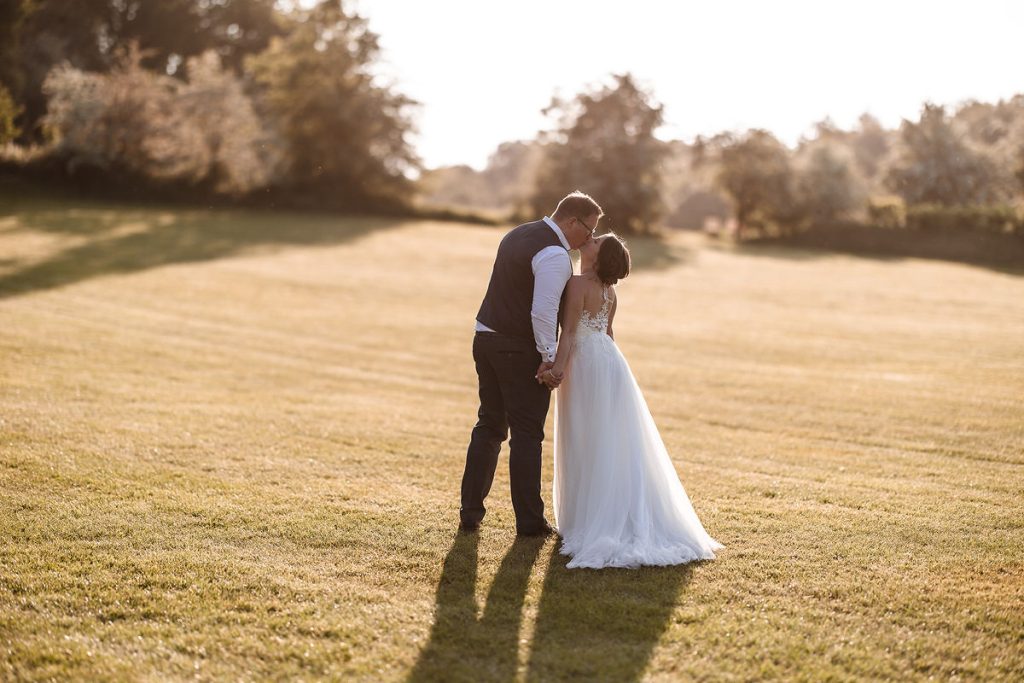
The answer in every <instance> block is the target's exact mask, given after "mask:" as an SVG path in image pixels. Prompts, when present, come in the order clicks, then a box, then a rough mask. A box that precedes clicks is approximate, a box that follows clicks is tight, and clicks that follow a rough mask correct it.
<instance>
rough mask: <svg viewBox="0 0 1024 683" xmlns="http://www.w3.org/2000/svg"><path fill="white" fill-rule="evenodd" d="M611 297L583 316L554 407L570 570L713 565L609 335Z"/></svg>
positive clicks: (558, 501)
mask: <svg viewBox="0 0 1024 683" xmlns="http://www.w3.org/2000/svg"><path fill="white" fill-rule="evenodd" d="M609 303H610V298H609V296H608V290H607V289H605V290H604V303H603V305H602V306H601V310H600V312H599V313H598V314H597V315H591V313H590V312H589V311H586V310H584V311H583V314H582V316H581V318H580V321H579V326H578V327H577V331H576V338H575V340H574V343H575V345H576V347H575V349H574V350H573V354H572V357H571V360H570V365H569V367H568V369H567V371H566V376H565V379H564V380H563V382H562V384H561V386H560V387H559V389H558V394H557V399H556V404H555V482H554V496H553V499H554V500H553V502H554V508H555V522H556V524H557V526H558V531H559V533H560V534H561V536H562V548H561V552H562V554H563V555H569V556H570V557H571V558H572V559H571V560H570V561H569V563H568V564H567V566H568V567H570V568H572V567H589V568H593V569H599V568H602V567H639V566H640V565H671V564H682V563H685V562H691V561H694V560H711V559H714V557H715V553H714V551H715V550H718V549H721V548H723V547H724V546H723V545H722V544H720V543H718V542H717V541H716V540H714V539H713V538H711V536H709V535H708V533H707V531H705V530H704V527H703V525H701V523H700V520H699V519H698V518H697V513H695V512H694V510H693V505H691V504H690V499H689V498H688V497H687V495H686V491H685V490H684V489H683V485H682V483H680V481H679V477H678V476H677V475H676V471H675V468H674V467H673V466H672V461H671V460H670V459H669V457H668V452H667V451H666V450H665V444H664V443H663V442H662V440H661V435H660V434H658V428H657V427H656V426H655V424H654V419H653V418H652V417H651V413H650V411H649V410H648V408H647V402H646V401H645V400H644V397H643V394H641V393H640V387H639V386H637V383H636V380H635V379H634V378H633V373H632V372H631V371H630V369H629V365H628V364H627V363H626V359H625V358H624V357H623V355H622V353H621V352H620V351H619V347H618V346H616V344H615V341H614V340H613V339H612V338H611V337H609V336H608V334H607V330H608V310H609Z"/></svg>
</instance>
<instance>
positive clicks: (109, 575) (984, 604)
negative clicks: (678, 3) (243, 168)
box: [0, 199, 1024, 681]
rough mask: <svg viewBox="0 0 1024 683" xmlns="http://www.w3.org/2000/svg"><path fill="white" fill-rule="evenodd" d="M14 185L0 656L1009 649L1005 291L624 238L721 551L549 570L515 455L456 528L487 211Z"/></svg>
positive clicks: (11, 676) (596, 665) (1017, 609)
mask: <svg viewBox="0 0 1024 683" xmlns="http://www.w3.org/2000/svg"><path fill="white" fill-rule="evenodd" d="M3 206H4V213H3V215H2V216H0V650H2V653H3V656H2V659H0V678H3V679H5V680H47V679H53V678H56V679H88V680H97V679H160V680H168V679H170V680H174V679H186V678H187V679H192V678H200V679H205V680H211V679H242V680H250V679H266V678H270V679H294V680H298V679H306V680H312V679H321V678H334V679H345V680H366V681H376V680H413V681H429V680H529V681H546V680H561V679H578V680H636V679H648V680H665V681H668V680H751V679H771V678H778V679H787V680H792V679H804V680H823V679H836V680H845V679H851V678H862V679H883V678H889V679H900V680H904V679H926V678H942V679H953V680H1015V679H1018V678H1019V676H1020V674H1021V672H1022V670H1024V616H1022V615H1024V578H1022V576H1024V573H1022V570H1024V536H1022V533H1024V507H1022V503H1021V501H1022V499H1024V498H1022V496H1024V470H1022V465H1024V406H1022V396H1024V279H1022V278H1019V277H1015V276H1013V275H1011V274H1007V273H1004V272H993V271H989V270H985V269H982V268H977V267H972V266H967V265H958V264H950V263H937V262H927V261H918V260H903V261H900V260H891V259H890V260H872V259H862V258H856V257H850V256H832V255H827V254H821V253H816V254H814V255H810V254H808V253H806V252H800V251H796V250H787V249H775V248H773V249H772V250H771V251H770V252H768V254H769V255H767V256H766V255H765V253H764V252H761V253H751V252H750V251H749V250H746V249H739V250H735V249H731V248H723V247H716V246H714V245H705V244H704V243H702V242H700V241H698V240H696V239H695V238H691V237H687V236H675V237H672V238H670V239H669V240H668V241H667V242H666V243H664V244H658V243H652V242H642V241H640V242H635V243H634V249H635V252H636V255H637V257H638V258H637V260H638V262H639V263H638V265H639V267H638V269H637V271H636V273H635V274H634V275H633V276H631V277H630V278H629V279H628V280H627V281H626V282H625V283H624V284H623V285H622V286H621V288H620V298H621V301H622V304H621V306H620V309H621V310H620V312H619V314H618V318H617V321H616V331H617V337H618V340H619V344H620V346H621V347H622V349H623V350H624V352H625V353H626V355H627V357H628V358H629V360H630V362H631V364H632V367H633V370H634V372H635V374H636V375H637V378H638V380H639V381H640V383H641V386H642V387H643V389H644V391H645V394H646V396H647V398H648V401H649V403H650V405H651V408H652V411H653V413H654V415H655V419H656V420H657V421H658V424H659V426H660V428H661V430H662V435H663V436H664V438H665V440H666V443H667V445H668V447H669V450H670V452H671V453H672V456H673V458H674V461H675V464H676V466H677V469H678V471H679V472H680V474H681V477H682V480H683V483H684V485H685V486H686V487H687V490H688V492H689V494H690V496H691V498H692V499H693V501H694V505H695V507H696V509H697V511H698V514H700V516H701V518H702V520H703V521H704V523H705V525H706V526H707V528H708V529H709V531H710V532H711V533H712V535H714V536H715V537H716V538H717V539H718V540H720V541H722V542H723V543H725V544H726V546H727V548H726V550H725V551H723V552H722V553H721V555H720V558H719V559H718V560H717V561H715V562H710V563H701V564H699V565H691V566H687V567H677V568H664V569H660V568H646V569H642V570H638V571H602V572H592V571H569V570H566V569H565V566H564V564H565V563H564V560H563V558H561V556H559V555H558V554H557V553H556V552H555V544H554V542H552V541H547V542H544V541H540V542H537V541H522V540H521V541H516V540H515V538H514V534H513V526H512V517H511V510H510V503H509V501H508V493H507V487H508V479H507V471H506V468H505V466H504V463H505V461H504V459H503V460H502V465H501V466H500V467H499V472H498V477H497V479H496V482H495V486H494V489H493V493H492V495H491V497H490V499H489V500H490V506H491V507H490V513H489V515H488V518H487V520H486V522H485V525H484V527H483V529H482V531H481V533H480V534H479V536H456V535H455V534H454V527H455V524H456V522H457V508H458V494H457V492H458V482H459V479H460V477H461V472H462V464H463V458H464V452H465V450H464V449H465V444H466V440H467V437H468V433H469V429H470V427H471V425H472V423H473V415H474V411H475V408H476V405H475V395H474V392H475V378H474V375H473V370H472V364H471V362H470V359H469V347H470V341H471V325H472V316H473V314H474V312H475V310H476V305H477V303H478V300H479V297H480V295H481V293H482V290H483V287H484V286H485V284H486V277H487V274H488V272H489V269H490V265H491V260H492V258H493V251H494V248H495V246H496V244H497V241H498V239H499V238H500V235H501V230H500V229H492V228H481V227H472V226H466V225H458V224H452V223H443V222H428V221H419V222H401V221H388V220H374V219H356V218H353V219H339V218H336V217H329V216H311V215H290V214H282V213H279V214H267V213H255V212H253V213H247V212H205V211H181V210H171V209H168V210H164V209H161V208H152V209H140V208H133V207H125V206H116V205H93V204H86V203H79V204H69V203H55V202H39V201H29V200H18V201H16V200H10V199H8V200H7V201H6V202H5V203H4V205H3ZM549 433H550V432H549ZM545 457H546V464H547V468H546V470H547V479H546V482H545V493H546V495H547V494H548V493H549V491H550V462H551V453H550V447H548V450H547V451H546V454H545Z"/></svg>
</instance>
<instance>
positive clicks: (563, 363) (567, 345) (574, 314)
mask: <svg viewBox="0 0 1024 683" xmlns="http://www.w3.org/2000/svg"><path fill="white" fill-rule="evenodd" d="M567 287H568V291H567V292H566V293H565V315H564V317H563V318H562V319H563V320H564V321H565V325H563V326H562V338H561V339H560V340H559V341H558V351H557V353H555V365H554V367H552V368H551V374H553V375H555V376H556V377H559V378H561V377H562V376H563V375H565V369H566V368H567V367H568V366H569V360H570V359H571V358H572V349H573V341H575V339H576V327H577V325H579V322H580V315H582V314H583V291H584V283H583V281H582V279H580V278H577V277H574V278H571V279H570V280H569V284H568V285H567Z"/></svg>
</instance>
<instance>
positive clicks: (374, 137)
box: [248, 2, 419, 206]
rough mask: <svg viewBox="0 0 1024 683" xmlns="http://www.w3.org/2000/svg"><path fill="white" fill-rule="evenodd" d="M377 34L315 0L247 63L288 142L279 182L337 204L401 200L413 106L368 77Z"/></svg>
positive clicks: (412, 159)
mask: <svg viewBox="0 0 1024 683" xmlns="http://www.w3.org/2000/svg"><path fill="white" fill-rule="evenodd" d="M378 54H379V46H378V39H377V35H376V34H374V33H373V32H371V31H370V30H369V29H368V27H367V22H366V20H365V19H364V18H362V17H360V16H359V15H357V14H354V13H349V12H346V11H345V10H344V9H343V8H342V7H341V6H340V5H338V4H337V3H331V2H324V3H321V4H320V5H318V6H317V7H316V8H314V9H313V10H312V11H310V12H308V13H306V14H304V15H303V16H301V17H300V18H299V20H298V21H296V23H295V25H294V27H293V28H292V30H291V32H290V33H289V34H288V35H287V36H285V37H282V38H275V39H274V40H273V41H272V42H271V45H270V47H269V48H268V49H267V50H266V51H265V52H263V53H262V54H260V55H257V56H256V57H253V58H251V60H250V61H249V62H248V65H249V67H250V68H251V70H252V73H253V75H254V77H255V79H256V81H257V83H258V84H259V86H260V92H261V94H262V96H263V99H264V101H265V103H266V106H267V108H268V110H269V113H270V115H271V116H272V117H273V118H274V119H275V122H276V125H277V126H278V127H279V129H280V131H281V133H282V135H283V136H284V138H285V140H286V142H287V149H288V155H287V164H288V172H287V176H288V179H287V183H286V184H287V185H289V186H290V187H291V188H292V189H293V190H294V191H296V192H299V191H301V192H305V193H312V194H313V195H315V196H316V197H317V198H318V201H324V200H327V201H331V202H334V203H337V204H339V205H344V206H363V205H374V204H394V203H396V202H397V203H405V202H406V201H408V199H409V197H410V196H411V192H412V182H411V181H410V180H409V178H408V175H407V174H408V173H409V172H410V171H413V170H415V169H417V168H419V160H418V158H417V157H416V155H415V153H414V152H413V150H412V148H411V146H410V143H409V141H408V139H407V136H408V135H409V133H410V132H411V131H412V123H411V120H410V113H409V110H410V108H411V107H412V106H413V105H414V104H415V103H414V102H413V101H412V100H410V99H409V98H407V97H405V96H404V95H402V94H400V93H397V92H395V91H394V90H393V89H391V88H388V87H384V86H382V85H379V84H378V83H377V82H376V79H375V77H374V74H373V73H372V70H373V66H374V62H375V61H376V59H377V58H378Z"/></svg>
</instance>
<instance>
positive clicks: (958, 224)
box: [868, 197, 1024, 236]
mask: <svg viewBox="0 0 1024 683" xmlns="http://www.w3.org/2000/svg"><path fill="white" fill-rule="evenodd" d="M868 221H869V222H870V223H871V224H872V225H876V226H878V227H880V228H889V229H907V230H916V231H919V232H930V233H937V232H981V233H995V234H1004V235H1005V234H1012V235H1021V236H1024V212H1021V211H1020V210H1019V209H1017V208H1015V207H1013V206H1010V205H1006V204H989V205H967V206H942V205H939V204H914V205H911V206H906V205H904V203H903V201H902V200H901V199H899V198H898V197H880V198H875V199H872V200H871V202H870V203H869V204H868Z"/></svg>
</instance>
